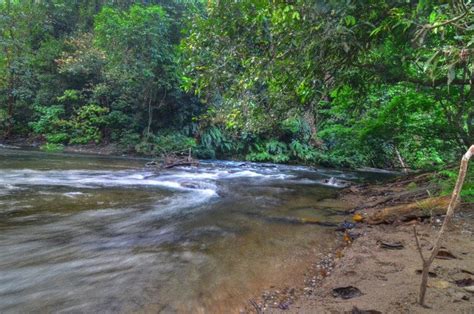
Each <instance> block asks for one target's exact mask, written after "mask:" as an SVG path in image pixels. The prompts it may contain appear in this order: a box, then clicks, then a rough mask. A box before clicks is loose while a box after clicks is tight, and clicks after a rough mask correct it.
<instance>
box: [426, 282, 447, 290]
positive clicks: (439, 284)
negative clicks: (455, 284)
mask: <svg viewBox="0 0 474 314" xmlns="http://www.w3.org/2000/svg"><path fill="white" fill-rule="evenodd" d="M429 286H430V287H431V288H438V289H446V288H448V287H449V286H451V284H450V283H449V282H447V281H445V280H434V281H432V282H431V283H430V284H429Z"/></svg>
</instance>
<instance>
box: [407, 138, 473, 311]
mask: <svg viewBox="0 0 474 314" xmlns="http://www.w3.org/2000/svg"><path fill="white" fill-rule="evenodd" d="M472 155H474V145H472V146H471V147H470V148H469V150H468V151H467V152H466V154H464V156H463V157H462V159H461V165H460V167H459V174H458V179H457V181H456V185H455V186H454V190H453V194H452V195H451V200H450V202H449V205H448V209H447V211H446V217H445V218H444V222H443V225H442V226H441V229H440V230H439V233H438V236H437V237H436V241H435V243H434V245H433V249H432V250H431V254H430V256H429V258H428V259H426V258H425V257H424V256H423V254H422V252H421V246H420V245H419V241H418V236H417V234H416V230H415V240H416V243H417V248H418V250H419V252H420V257H421V260H422V262H423V271H422V275H421V285H420V298H419V301H418V303H419V304H420V305H422V306H425V295H426V286H427V284H428V273H429V270H430V266H431V264H432V263H433V261H434V259H435V257H436V255H438V252H439V249H440V248H441V240H442V238H443V235H444V233H445V232H446V228H447V226H448V224H449V222H450V221H451V218H452V217H453V214H454V209H455V208H456V205H457V204H458V203H459V196H460V194H461V190H462V186H463V184H464V179H465V178H466V173H467V168H468V164H469V160H470V159H471V157H472Z"/></svg>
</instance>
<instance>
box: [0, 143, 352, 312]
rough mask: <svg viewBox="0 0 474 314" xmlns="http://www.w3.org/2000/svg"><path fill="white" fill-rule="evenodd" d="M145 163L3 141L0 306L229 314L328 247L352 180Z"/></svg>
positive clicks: (320, 173) (309, 172)
mask: <svg viewBox="0 0 474 314" xmlns="http://www.w3.org/2000/svg"><path fill="white" fill-rule="evenodd" d="M145 163H146V160H144V159H125V158H99V157H91V156H78V155H67V154H46V153H40V152H34V151H23V150H17V149H6V148H0V312H2V313H3V312H12V313H17V312H71V311H72V312H132V311H139V312H142V311H148V312H160V311H162V312H165V313H172V312H199V311H201V312H204V311H211V312H212V311H215V312H223V311H227V310H228V311H237V310H238V308H239V306H241V305H242V304H243V303H244V302H246V299H247V298H249V297H251V296H252V295H255V294H256V293H258V292H259V289H264V288H265V287H268V286H269V285H273V284H281V283H282V281H284V280H287V279H288V278H289V277H291V273H292V272H294V270H295V267H298V265H301V261H302V260H303V259H304V254H305V253H304V252H306V253H307V252H316V253H317V252H322V251H324V250H327V249H328V248H329V247H330V246H331V245H333V243H334V227H333V224H336V223H338V222H340V221H342V220H343V219H344V218H345V217H344V216H342V215H340V212H339V211H338V206H339V207H340V204H338V202H337V201H327V199H331V198H333V197H334V196H335V193H336V191H337V186H338V185H341V182H342V181H341V180H344V181H347V180H349V181H350V180H360V179H361V174H357V173H349V172H341V171H334V170H324V169H314V168H306V167H297V166H276V165H268V164H263V165H262V164H252V163H238V162H218V161H216V162H203V163H202V164H201V165H200V166H199V167H196V168H175V169H170V170H166V171H157V170H154V169H149V168H145V167H144V164H145ZM302 218H305V219H308V218H311V219H318V220H319V221H321V222H323V224H321V225H318V224H302V223H301V219H302ZM226 309H227V310H226Z"/></svg>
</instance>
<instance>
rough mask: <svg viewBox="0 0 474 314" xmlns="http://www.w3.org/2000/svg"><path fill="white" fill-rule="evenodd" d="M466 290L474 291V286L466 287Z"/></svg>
mask: <svg viewBox="0 0 474 314" xmlns="http://www.w3.org/2000/svg"><path fill="white" fill-rule="evenodd" d="M464 290H466V291H467V292H470V293H474V286H467V287H464Z"/></svg>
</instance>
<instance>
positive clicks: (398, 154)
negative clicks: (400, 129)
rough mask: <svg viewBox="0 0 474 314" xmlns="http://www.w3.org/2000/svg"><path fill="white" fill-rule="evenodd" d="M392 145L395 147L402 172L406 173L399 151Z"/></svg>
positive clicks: (406, 169)
mask: <svg viewBox="0 0 474 314" xmlns="http://www.w3.org/2000/svg"><path fill="white" fill-rule="evenodd" d="M394 147H395V153H396V154H397V158H398V161H399V162H400V165H401V166H402V169H403V172H404V173H408V168H407V166H406V165H405V162H404V161H403V159H402V155H400V152H399V151H398V148H397V146H394Z"/></svg>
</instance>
